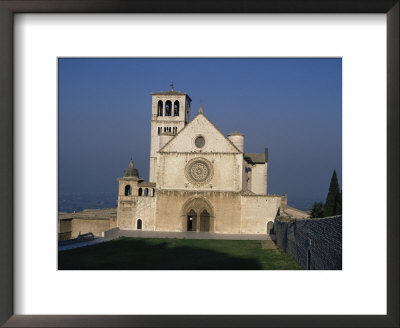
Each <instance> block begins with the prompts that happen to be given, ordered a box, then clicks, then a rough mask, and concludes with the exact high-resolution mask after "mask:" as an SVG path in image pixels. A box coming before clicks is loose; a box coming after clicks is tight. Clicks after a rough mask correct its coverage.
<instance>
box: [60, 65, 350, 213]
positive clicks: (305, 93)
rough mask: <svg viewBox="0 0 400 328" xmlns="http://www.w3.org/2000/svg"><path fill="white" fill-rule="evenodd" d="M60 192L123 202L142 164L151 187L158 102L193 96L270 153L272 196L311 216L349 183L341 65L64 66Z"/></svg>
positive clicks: (248, 146)
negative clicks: (335, 184) (167, 96)
mask: <svg viewBox="0 0 400 328" xmlns="http://www.w3.org/2000/svg"><path fill="white" fill-rule="evenodd" d="M58 72H59V76H58V78H59V93H58V95H59V116H58V118H59V140H58V141H59V191H61V192H96V193H97V192H105V193H115V197H116V198H117V180H116V179H117V177H120V176H121V175H122V173H123V170H124V168H125V167H127V165H128V162H129V159H130V157H131V156H132V157H133V160H134V163H135V166H136V167H137V168H138V169H139V173H140V176H141V177H142V178H144V179H146V180H147V179H148V167H149V151H150V117H151V93H152V92H158V91H164V90H169V89H170V87H169V85H170V84H171V81H173V83H174V86H175V90H177V91H182V92H186V93H188V94H189V96H190V97H191V98H192V100H193V101H192V109H191V118H193V117H194V116H195V115H196V114H197V112H198V108H199V105H200V101H201V102H202V104H203V107H204V114H205V115H206V116H207V117H208V118H209V119H210V120H211V121H212V122H213V123H214V124H215V125H216V126H217V127H218V129H220V130H221V132H222V133H224V134H225V135H227V134H228V133H230V132H233V131H234V130H238V131H240V132H242V133H243V134H244V135H245V152H249V153H250V152H263V151H264V148H265V147H267V148H268V149H269V167H268V193H270V194H285V193H287V194H288V202H289V204H291V205H294V206H298V207H299V208H303V209H306V208H308V207H311V205H312V203H313V202H314V201H325V198H326V194H327V192H328V188H329V182H330V178H331V176H332V172H333V170H336V172H337V173H338V178H339V184H340V186H341V177H342V164H341V163H342V62H341V59H334V58H329V59H328V58H326V59H273V58H268V59H266V58H247V59H242V58H237V59H217V58H209V59H204V58H202V59H200V58H199V59H196V58H191V59H183V58H176V59H140V58H129V59H128V58H127V59H122V58H121V59H111V58H110V59H106V58H104V59H90V58H87V59H73V58H64V59H59V70H58Z"/></svg>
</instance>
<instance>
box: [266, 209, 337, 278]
mask: <svg viewBox="0 0 400 328" xmlns="http://www.w3.org/2000/svg"><path fill="white" fill-rule="evenodd" d="M274 232H275V235H276V243H277V245H278V246H279V247H280V248H282V249H283V250H284V251H285V252H286V253H287V254H289V255H290V256H291V257H292V258H293V259H295V260H296V261H297V262H298V263H299V264H300V265H301V266H302V267H303V268H305V269H310V270H341V269H342V217H341V216H336V217H328V218H322V219H297V220H291V219H287V220H284V219H279V218H278V219H275V222H274Z"/></svg>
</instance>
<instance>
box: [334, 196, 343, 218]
mask: <svg viewBox="0 0 400 328" xmlns="http://www.w3.org/2000/svg"><path fill="white" fill-rule="evenodd" d="M341 214H342V191H340V192H339V199H338V201H337V206H336V213H335V215H341Z"/></svg>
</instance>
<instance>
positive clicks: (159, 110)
mask: <svg viewBox="0 0 400 328" xmlns="http://www.w3.org/2000/svg"><path fill="white" fill-rule="evenodd" d="M157 116H163V103H162V101H161V100H159V101H158V104H157Z"/></svg>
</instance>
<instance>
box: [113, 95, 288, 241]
mask: <svg viewBox="0 0 400 328" xmlns="http://www.w3.org/2000/svg"><path fill="white" fill-rule="evenodd" d="M190 105H191V99H190V97H189V96H188V95H187V94H186V93H183V92H178V91H175V90H173V89H172V90H169V91H165V92H157V93H152V106H151V143H150V167H149V181H148V182H146V181H144V180H143V179H142V178H140V176H139V173H138V170H137V169H136V168H135V167H134V165H133V162H132V161H131V162H130V163H129V167H128V168H127V169H125V171H124V174H123V177H121V178H119V179H118V183H119V188H118V209H117V226H118V227H119V228H120V229H123V230H147V231H169V232H181V231H193V232H198V231H201V232H214V233H225V234H266V233H268V232H269V229H271V227H272V225H273V221H274V219H275V217H276V215H277V213H278V210H279V208H280V206H281V200H282V197H281V196H279V195H268V194H267V176H268V174H267V173H268V150H267V149H265V150H264V151H263V152H261V153H245V152H244V136H243V134H241V133H239V132H237V131H235V132H233V133H231V134H229V135H228V136H224V135H223V134H222V133H221V132H220V131H219V130H218V129H217V127H216V126H215V125H214V124H213V123H212V122H211V121H210V120H209V119H208V118H207V117H206V115H205V113H204V110H203V108H202V106H200V109H199V112H198V114H197V115H196V116H195V117H194V118H193V119H192V120H190Z"/></svg>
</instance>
